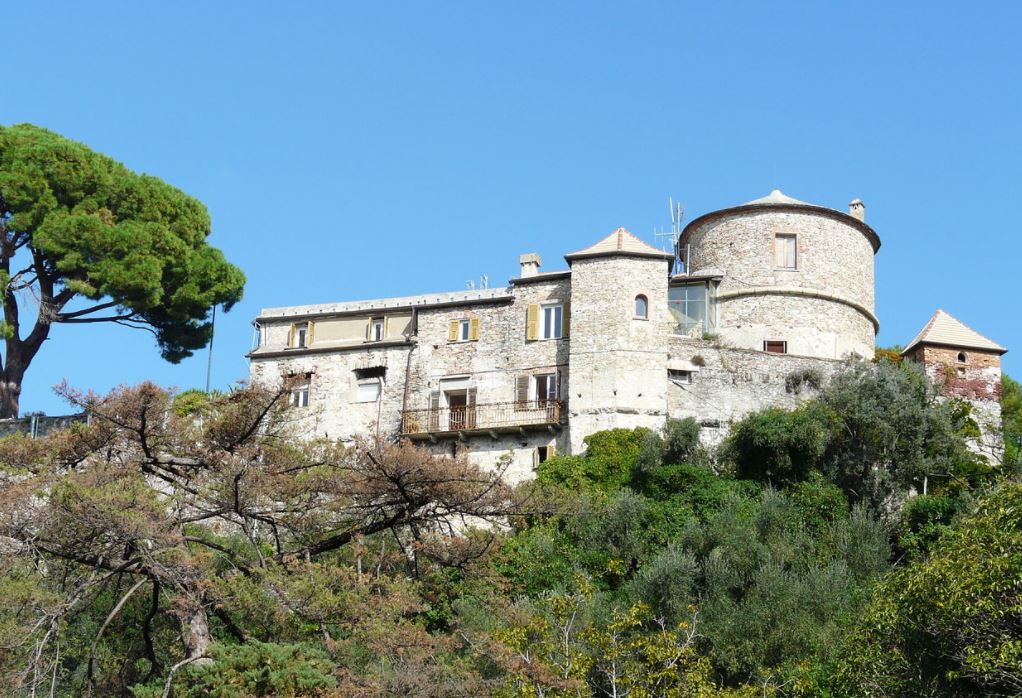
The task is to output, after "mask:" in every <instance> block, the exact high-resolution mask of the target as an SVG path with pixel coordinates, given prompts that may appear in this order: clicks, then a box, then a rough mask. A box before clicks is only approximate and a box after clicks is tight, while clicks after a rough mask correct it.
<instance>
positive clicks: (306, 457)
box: [0, 362, 1022, 698]
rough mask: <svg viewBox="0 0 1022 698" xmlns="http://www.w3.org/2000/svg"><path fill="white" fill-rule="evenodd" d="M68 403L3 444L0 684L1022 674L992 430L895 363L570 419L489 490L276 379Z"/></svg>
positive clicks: (434, 690) (643, 681)
mask: <svg viewBox="0 0 1022 698" xmlns="http://www.w3.org/2000/svg"><path fill="white" fill-rule="evenodd" d="M1009 381H1010V379H1006V382H1005V391H1004V394H1005V401H1004V406H1005V424H1006V430H1005V438H1006V441H1011V440H1012V439H1015V438H1017V435H1018V434H1019V433H1020V430H1019V429H1018V427H1019V425H1020V421H1019V420H1020V419H1022V405H1020V401H1019V399H1018V398H1019V393H1018V386H1017V384H1015V385H1014V387H1012V385H1011V383H1010V382H1009ZM814 390H815V389H814ZM1012 391H1014V392H1012ZM68 395H69V397H70V399H72V401H74V402H75V403H77V404H79V405H81V406H83V407H84V408H86V409H88V410H89V411H91V412H92V413H93V414H94V415H95V418H94V419H93V421H92V424H91V425H90V426H79V427H76V428H75V429H74V430H72V431H70V432H65V433H62V434H58V435H54V436H51V437H49V438H47V439H41V440H38V441H28V440H24V439H20V438H12V439H8V440H6V441H4V442H0V464H2V474H0V594H2V595H3V597H4V598H5V599H6V601H7V603H6V604H4V605H3V606H0V691H3V692H9V693H14V694H24V695H29V694H30V693H32V691H35V692H36V693H37V694H46V693H49V692H51V691H52V692H53V694H54V695H68V696H71V695H75V696H77V695H87V694H89V693H92V694H93V695H135V696H162V695H175V696H358V695H364V696H377V695H391V696H404V695H417V696H419V695H421V696H481V695H495V696H508V697H510V696H537V697H538V696H620V697H623V696H632V697H633V698H638V697H650V698H652V697H654V696H763V695H767V696H857V695H861V696H906V697H907V696H987V695H995V696H1013V695H1018V694H1019V693H1020V691H1022V600H1020V591H1022V485H1020V484H1018V482H1017V480H1016V473H1015V468H1016V467H1017V459H1016V456H1015V455H1014V454H1017V450H1016V451H1012V450H1011V448H1010V447H1009V449H1008V451H1007V457H1006V459H1005V462H1004V463H988V462H984V461H983V460H982V459H980V458H978V457H976V456H975V455H973V454H972V453H971V452H970V451H969V450H968V449H967V448H966V439H967V438H968V437H969V436H970V435H973V434H974V433H975V424H974V423H972V421H971V419H970V417H969V410H968V408H967V405H965V404H963V403H958V402H953V401H951V402H942V401H938V400H936V399H935V394H934V391H933V389H932V388H931V387H930V386H929V384H928V383H927V381H926V380H925V379H924V378H923V376H922V375H921V374H920V373H919V372H918V371H916V370H915V369H914V368H912V367H911V366H900V365H896V364H894V363H892V362H881V363H880V364H878V365H876V366H872V367H865V366H850V367H849V368H848V369H847V370H846V371H845V372H843V373H842V374H840V375H839V376H837V377H835V378H834V379H832V380H831V381H830V382H829V383H827V384H826V385H825V386H823V387H822V388H820V389H818V390H815V394H813V395H811V396H810V399H808V400H807V401H806V402H805V403H804V404H803V406H802V407H800V408H798V409H796V410H790V411H789V410H781V409H766V410H762V411H760V412H757V413H754V414H751V415H749V416H748V417H747V418H746V419H744V420H742V421H741V422H740V423H738V424H737V425H735V427H734V429H733V430H732V432H731V435H730V437H729V438H728V439H727V440H726V441H725V442H724V443H723V444H721V445H719V446H718V447H715V448H707V447H704V446H702V445H700V440H699V426H698V425H697V424H696V423H694V422H692V421H691V420H686V421H675V422H670V423H668V425H667V427H666V428H665V430H664V432H663V433H652V432H650V431H648V430H643V429H636V430H612V431H607V432H601V433H599V434H594V435H592V436H591V437H590V438H589V439H588V450H587V452H586V453H585V454H584V455H581V456H559V457H557V458H553V459H551V460H549V461H547V462H546V463H543V464H542V465H541V466H540V467H539V470H538V472H537V478H536V480H535V481H534V482H531V483H528V484H525V485H522V486H520V487H519V488H517V489H512V488H510V487H508V486H506V485H505V484H504V483H503V482H501V480H500V473H499V472H497V473H483V472H480V471H478V470H477V469H475V468H473V467H472V466H470V465H469V464H467V463H466V462H465V461H463V460H462V459H460V458H433V457H428V456H426V455H424V454H423V453H422V452H420V451H418V450H416V449H414V448H412V447H410V446H407V445H393V444H387V443H383V442H364V443H359V444H357V445H356V446H354V447H350V448H344V447H342V446H340V445H338V444H332V443H323V442H305V441H302V440H300V439H296V438H294V436H293V435H292V433H291V425H290V415H291V413H290V411H289V409H288V408H287V407H286V404H285V403H286V401H285V400H282V399H281V394H279V393H267V392H265V391H261V390H259V389H255V388H248V389H245V390H241V391H238V392H235V393H231V394H228V395H215V396H208V397H206V396H202V395H196V394H194V393H191V394H188V395H185V396H183V397H179V398H178V399H177V400H176V401H175V398H174V396H173V395H171V394H169V393H167V392H165V391H162V390H160V389H158V388H156V387H154V386H140V387H139V388H133V389H124V390H120V391H117V392H115V393H114V394H112V395H109V396H106V397H102V398H101V397H98V396H92V395H79V394H75V393H72V392H70V391H69V392H68ZM1013 401H1014V402H1013ZM1012 425H1014V426H1012ZM1012 429H1014V430H1015V431H1012ZM923 491H925V492H926V494H925V495H921V494H919V495H917V496H912V497H908V494H909V493H910V492H916V493H921V492H923ZM486 522H491V523H492V525H486Z"/></svg>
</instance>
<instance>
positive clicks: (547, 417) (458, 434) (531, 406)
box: [401, 400, 563, 441]
mask: <svg viewBox="0 0 1022 698" xmlns="http://www.w3.org/2000/svg"><path fill="white" fill-rule="evenodd" d="M562 413H563V405H562V403H561V402H560V401H557V400H532V401H530V402H496V403H491V404H483V405H469V406H467V407H440V408H435V409H426V410H405V411H404V412H402V413H401V435H402V436H405V437H407V438H409V439H413V440H422V439H429V440H430V441H436V440H437V439H443V438H460V439H465V438H466V437H467V436H469V435H476V434H489V435H490V436H491V437H492V438H494V439H496V438H497V436H498V435H499V434H510V433H525V432H526V431H534V430H537V429H548V430H550V431H557V430H558V429H560V425H561V416H562Z"/></svg>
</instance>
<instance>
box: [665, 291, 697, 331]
mask: <svg viewBox="0 0 1022 698" xmlns="http://www.w3.org/2000/svg"><path fill="white" fill-rule="evenodd" d="M667 307H668V310H670V312H671V317H672V318H673V319H674V321H675V322H676V323H677V325H676V327H675V331H676V332H679V333H680V334H687V333H688V332H689V331H691V330H694V329H701V330H704V331H705V330H706V328H707V312H706V311H707V303H706V284H704V283H700V284H689V285H687V286H672V287H671V288H670V289H669V290H668V295H667Z"/></svg>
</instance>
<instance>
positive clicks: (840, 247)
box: [248, 190, 1006, 480]
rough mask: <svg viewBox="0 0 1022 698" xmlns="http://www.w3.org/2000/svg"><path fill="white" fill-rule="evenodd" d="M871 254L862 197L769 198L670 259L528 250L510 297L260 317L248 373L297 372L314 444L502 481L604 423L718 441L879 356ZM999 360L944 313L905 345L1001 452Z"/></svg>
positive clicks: (622, 244)
mask: <svg viewBox="0 0 1022 698" xmlns="http://www.w3.org/2000/svg"><path fill="white" fill-rule="evenodd" d="M879 249H880V238H879V236H878V235H877V233H876V232H875V231H874V230H873V229H872V228H871V227H870V226H869V225H867V224H866V222H865V206H864V205H863V203H862V202H861V201H859V200H857V199H856V200H855V201H852V203H851V204H850V206H849V210H848V212H843V211H837V210H834V209H830V208H826V207H823V206H817V205H814V204H809V203H805V202H803V201H798V200H796V199H793V198H790V197H788V196H785V195H784V194H782V193H781V192H780V191H777V190H774V191H773V192H771V193H770V194H769V195H768V196H766V197H763V198H761V199H756V200H755V201H750V202H748V203H746V204H742V205H740V206H735V207H731V208H726V209H723V210H719V211H712V212H710V213H707V214H705V215H702V216H700V217H698V218H696V219H695V220H693V221H692V222H690V223H689V224H688V225H687V226H686V227H685V228H684V230H683V231H681V234H680V236H679V237H678V239H677V242H676V245H675V249H674V251H673V252H665V251H662V250H659V249H656V248H655V247H652V246H650V245H648V244H646V243H645V242H643V241H642V240H640V239H639V238H637V237H636V236H634V235H632V234H631V233H629V232H628V231H627V230H625V229H624V228H619V229H617V230H615V231H614V232H612V233H611V234H610V235H608V236H607V237H605V238H603V239H602V240H600V241H599V242H597V243H595V244H594V245H592V246H590V247H587V248H585V249H582V250H578V251H576V252H571V253H569V254H567V255H565V257H564V259H565V261H566V262H567V266H568V268H567V269H565V270H561V271H549V272H541V271H540V258H539V256H538V255H535V254H525V255H522V256H521V258H520V264H521V272H520V275H519V276H518V277H517V278H513V279H511V280H510V281H509V282H508V285H507V287H505V288H486V289H477V290H467V291H455V292H450V293H433V294H425V295H421V296H411V297H401V298H383V299H377V300H368V301H355V302H343V303H329V304H323V305H304V306H294V307H286V308H268V309H264V310H263V311H262V312H261V313H260V315H259V317H258V318H256V320H255V323H254V324H255V327H256V331H257V342H256V347H255V348H254V349H253V350H252V351H251V353H250V354H249V355H248V356H249V359H250V361H251V379H252V380H253V381H255V382H268V383H272V382H279V381H280V380H281V379H282V377H283V376H291V377H292V385H293V386H294V387H293V389H292V392H291V401H292V404H293V405H295V406H296V407H298V408H302V409H303V410H305V411H306V412H304V414H303V422H304V423H305V424H306V425H307V427H308V429H309V430H310V432H311V433H314V434H318V435H325V436H329V437H332V438H342V439H351V438H354V437H355V436H357V435H360V434H364V435H372V434H381V435H388V436H401V437H404V438H408V439H412V440H416V441H420V442H422V443H423V444H425V445H427V446H428V447H430V448H434V449H439V450H445V451H447V452H452V451H455V450H457V449H465V450H466V451H467V452H468V455H469V458H470V459H472V460H474V461H476V462H479V463H481V464H483V465H487V464H493V463H495V462H496V461H497V460H498V459H500V458H502V457H508V456H509V457H510V459H511V466H510V467H509V470H508V476H509V478H510V479H512V480H522V479H526V478H529V477H531V476H532V472H533V470H534V469H535V467H536V465H537V464H538V463H540V462H542V461H544V460H545V459H547V458H550V457H551V456H553V455H554V454H558V453H580V452H582V451H583V450H584V448H585V446H584V439H585V437H586V436H587V435H589V434H592V433H593V432H596V431H600V430H603V429H609V428H614V427H627V428H632V427H640V426H641V427H648V428H651V429H660V428H662V427H663V425H664V424H665V422H666V420H667V419H668V418H684V417H693V418H695V419H696V420H697V421H698V422H699V423H700V424H701V425H702V433H703V438H704V439H706V440H707V441H709V442H716V441H719V440H721V439H722V438H723V436H724V435H725V434H726V432H727V429H728V425H729V424H730V423H731V422H733V421H734V420H736V419H739V418H741V417H742V416H743V415H745V414H747V413H748V412H750V411H753V410H756V409H760V408H762V407H765V406H768V405H777V406H783V407H791V406H794V405H796V404H797V403H798V401H799V400H800V399H804V397H805V396H806V395H808V394H811V392H812V390H813V389H814V388H815V387H818V386H819V384H820V383H821V382H822V381H825V380H826V378H827V376H828V375H830V374H831V373H833V372H834V371H835V370H838V369H839V368H840V367H841V366H842V365H843V364H844V363H845V362H847V361H849V360H856V359H866V360H868V359H872V358H873V356H874V352H875V338H876V333H877V331H878V329H879V321H878V320H877V317H876V312H875V303H874V261H873V258H874V255H875V254H876V252H877V251H878V250H879ZM676 267H680V268H683V269H684V271H683V272H681V273H674V271H675V268H676ZM1005 351H1006V350H1005V349H1004V348H1003V347H1001V346H999V345H997V344H996V343H994V342H992V341H991V340H989V339H987V338H985V337H983V336H982V335H979V334H978V333H976V332H974V331H973V330H971V329H969V328H968V327H966V326H964V325H963V324H962V323H960V322H959V321H957V320H955V319H954V318H952V317H951V316H950V315H948V314H947V313H944V312H943V311H938V312H937V314H936V315H934V317H933V318H932V319H931V320H930V322H929V323H928V324H927V325H926V326H925V327H924V329H923V331H922V332H920V333H919V335H918V336H917V337H916V338H915V339H914V340H913V341H912V342H911V343H910V344H909V345H908V346H907V348H906V350H905V356H906V357H908V358H910V359H913V360H916V361H919V362H921V363H922V364H923V365H924V366H925V367H926V370H927V372H928V373H929V374H930V375H931V377H933V378H934V379H936V380H939V381H940V382H941V385H943V386H944V390H945V393H946V394H948V395H953V396H955V397H960V398H962V399H966V400H968V401H970V403H972V404H973V406H974V408H975V409H974V414H975V415H976V416H977V418H978V420H979V422H980V426H981V428H982V431H983V434H984V436H983V438H982V439H980V440H979V441H978V442H977V444H976V446H977V448H979V449H980V450H982V451H983V452H985V453H987V454H988V455H990V456H993V457H995V458H996V457H997V456H998V455H999V449H1000V445H999V441H998V439H999V433H1000V405H999V399H1000V356H1001V354H1003V353H1004V352H1005Z"/></svg>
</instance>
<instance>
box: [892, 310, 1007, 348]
mask: <svg viewBox="0 0 1022 698" xmlns="http://www.w3.org/2000/svg"><path fill="white" fill-rule="evenodd" d="M917 344H941V345H944V346H951V347H962V348H965V349H986V350H987V351H996V352H999V353H1001V354H1003V353H1004V352H1006V351H1008V350H1007V349H1005V348H1004V347H1002V346H1001V345H1000V344H998V343H997V342H994V341H993V340H991V339H988V338H986V337H984V336H983V335H981V334H980V333H979V332H977V331H976V330H974V329H972V328H971V327H968V326H967V325H965V323H963V322H962V321H961V320H958V319H956V318H954V317H952V316H951V314H950V313H947V312H945V311H943V310H938V311H937V312H936V313H934V314H933V317H931V318H930V321H929V322H927V323H926V326H925V327H923V329H922V330H920V332H919V334H917V335H916V336H915V339H913V340H912V341H911V342H909V344H908V346H907V347H905V351H903V352H902V354H907V353H908V352H909V351H911V350H912V349H914V348H915V346H916V345H917Z"/></svg>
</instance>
